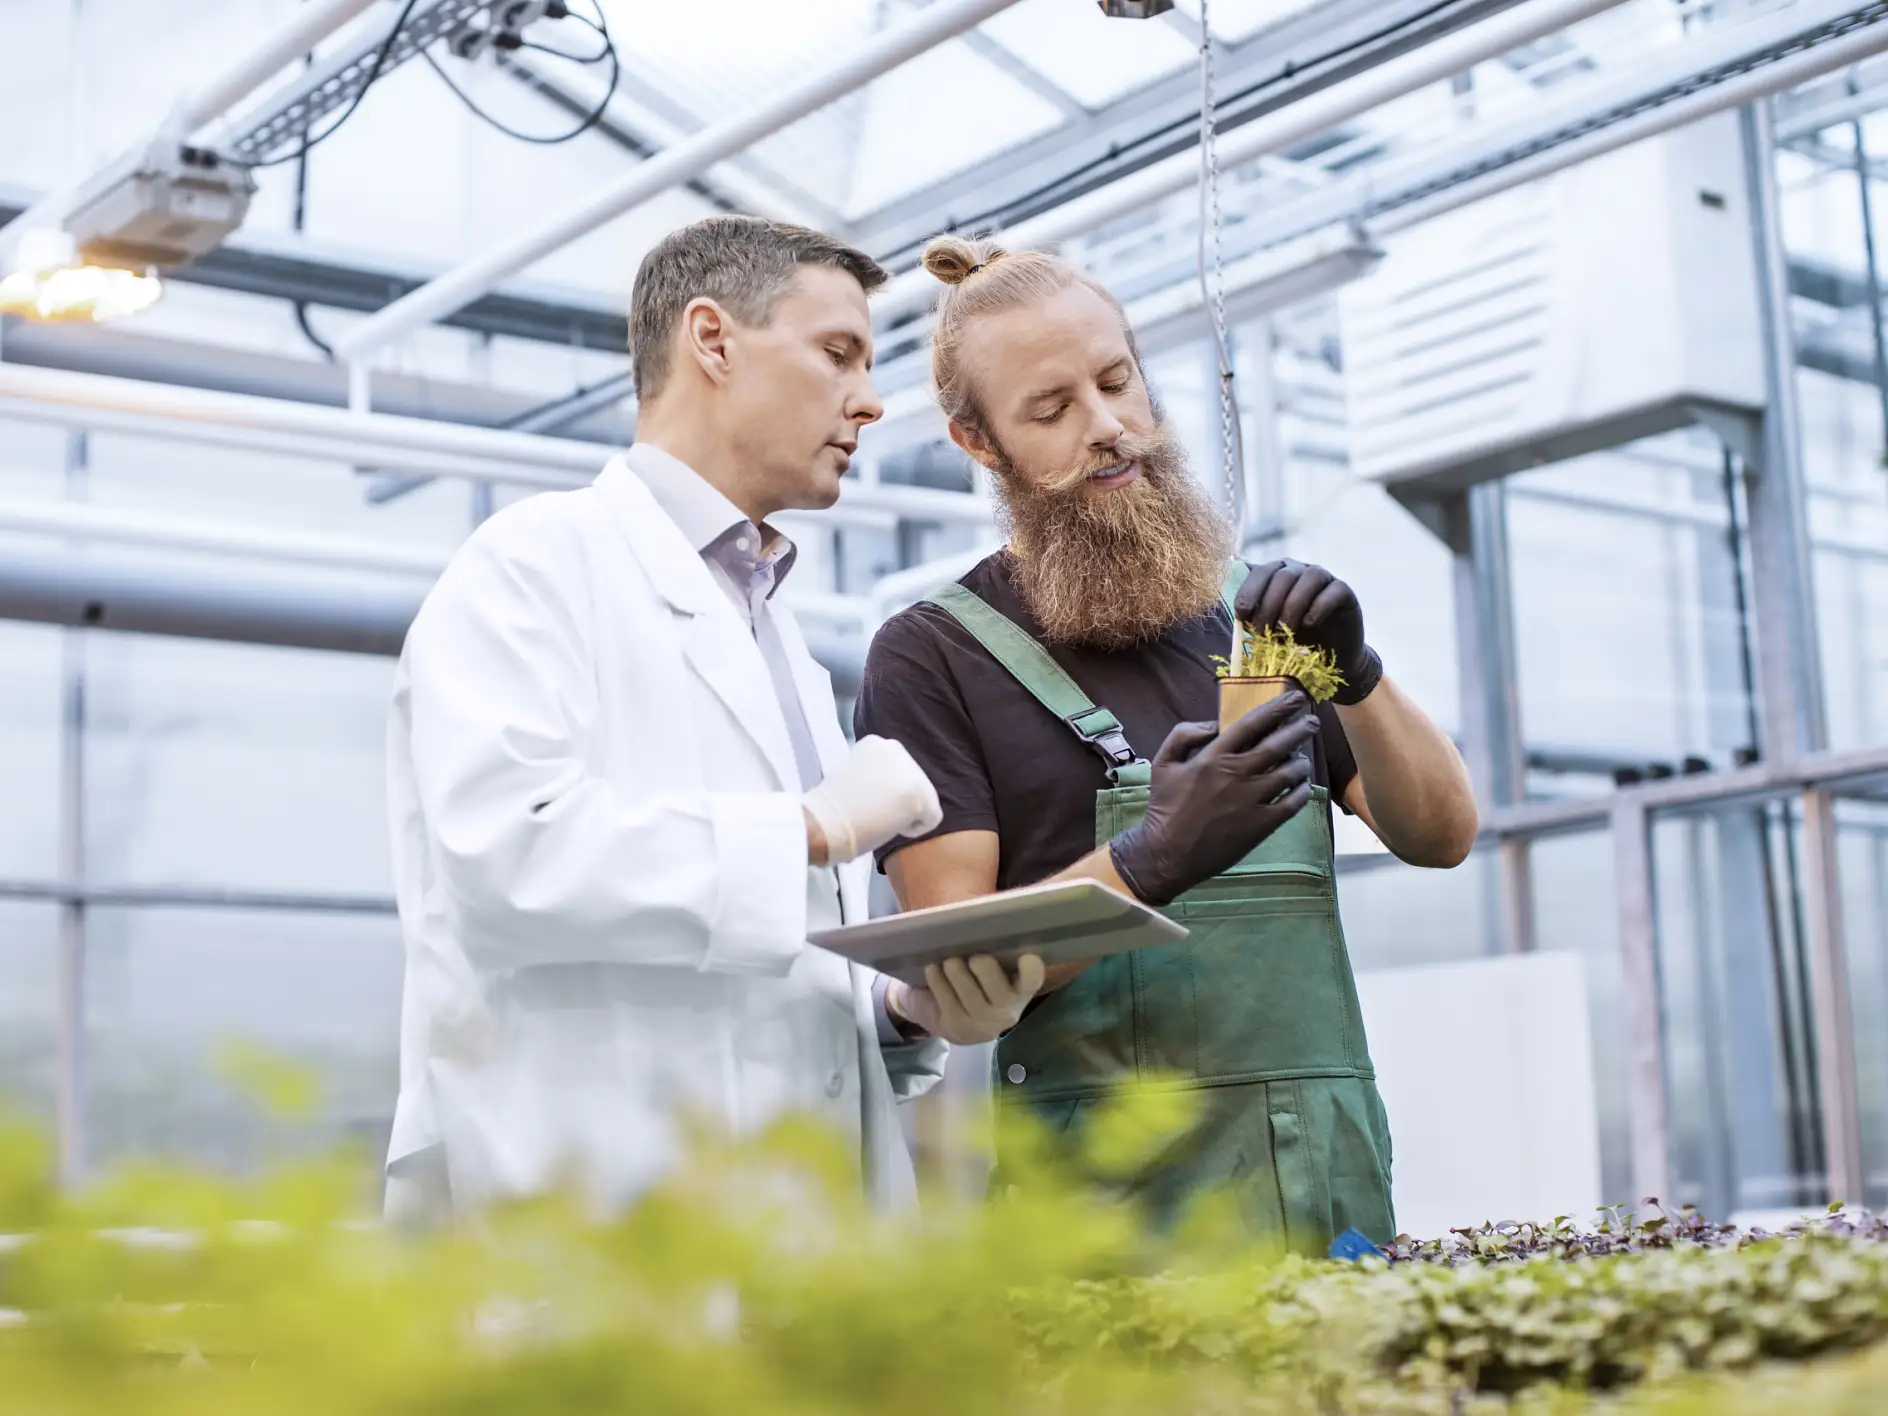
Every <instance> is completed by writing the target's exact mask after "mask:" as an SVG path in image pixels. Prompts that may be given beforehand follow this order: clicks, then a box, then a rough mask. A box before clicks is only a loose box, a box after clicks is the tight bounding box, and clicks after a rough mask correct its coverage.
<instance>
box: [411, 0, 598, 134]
mask: <svg viewBox="0 0 1888 1416" xmlns="http://www.w3.org/2000/svg"><path fill="white" fill-rule="evenodd" d="M596 8H597V18H596V20H595V21H592V20H591V19H589V18H588V17H587V16H584V15H579V14H576V13H574V12H569V11H567V12H566V14H565V15H564V16H560V18H569V19H573V20H578V21H581V22H582V23H584V24H586V25H589V26H590V28H591V29H593V30H595V31H596V32H597V34H598V35H599V36H601V37H602V40H603V44H604V50H603V52H602V53H601V54H599V55H598V56H597V57H596V58H595V59H584V58H582V57H581V56H578V55H573V54H565V55H563V56H562V57H563V58H566V59H569V60H571V61H572V62H573V63H578V64H594V63H600V62H602V60H603V59H605V58H607V59H608V60H609V61H610V82H609V86H608V88H606V89H605V90H604V92H603V97H602V98H601V99H599V100H598V102H597V106H596V107H595V108H593V109H591V110H590V111H589V112H588V113H586V114H585V115H584V116H583V120H582V121H581V122H579V123H578V124H577V126H576V127H574V128H572V129H571V130H570V131H569V132H567V133H557V134H553V135H549V136H545V135H540V134H537V133H521V132H519V131H518V130H517V129H516V128H513V127H511V126H510V125H509V124H507V123H504V122H501V121H500V120H499V119H497V118H494V117H493V116H492V115H491V114H489V113H487V112H486V111H485V110H484V109H483V108H481V107H479V105H478V104H477V102H475V101H474V100H473V98H472V96H471V95H470V94H468V93H467V92H466V91H465V90H464V89H462V88H460V87H459V85H458V84H457V83H455V82H454V81H453V78H452V75H450V74H448V73H447V72H446V71H445V69H444V68H442V67H441V65H440V63H439V61H438V60H437V59H435V58H433V56H432V55H431V54H429V53H427V52H426V51H425V50H424V49H422V50H421V51H420V58H422V59H424V60H425V61H426V64H427V67H429V68H430V69H431V70H432V71H433V72H434V73H435V74H437V75H438V76H439V81H440V82H441V83H443V84H444V85H445V86H446V87H447V88H449V89H451V90H452V92H453V95H454V96H455V97H456V98H457V99H458V100H459V102H460V103H462V104H464V105H465V107H466V111H467V112H469V113H471V114H472V116H473V117H475V118H477V119H479V120H480V121H482V122H485V123H488V124H490V125H491V126H492V127H494V128H496V129H497V130H498V131H499V132H501V133H503V134H504V135H505V136H506V137H508V138H516V139H517V140H518V141H519V142H521V143H535V144H537V145H538V146H540V147H556V146H557V145H558V144H559V143H567V142H570V141H571V140H572V139H574V138H580V137H582V136H583V135H584V134H585V133H587V132H589V131H590V130H591V129H592V128H594V127H595V126H596V125H597V124H598V122H600V121H601V120H602V118H603V115H604V113H605V112H606V111H607V110H608V109H609V106H610V100H611V99H612V98H614V97H616V86H617V84H618V83H619V82H620V81H621V79H622V76H623V61H622V58H621V56H619V55H618V54H617V52H616V41H615V40H614V39H612V38H611V37H610V22H609V17H608V16H607V15H605V14H604V12H603V6H602V4H601V3H600V0H598V3H597V7H596ZM521 44H522V42H521ZM530 47H531V48H533V49H545V48H546V46H543V45H536V44H533V45H531V46H530ZM546 52H548V53H553V54H556V53H559V51H557V50H554V49H547V50H546Z"/></svg>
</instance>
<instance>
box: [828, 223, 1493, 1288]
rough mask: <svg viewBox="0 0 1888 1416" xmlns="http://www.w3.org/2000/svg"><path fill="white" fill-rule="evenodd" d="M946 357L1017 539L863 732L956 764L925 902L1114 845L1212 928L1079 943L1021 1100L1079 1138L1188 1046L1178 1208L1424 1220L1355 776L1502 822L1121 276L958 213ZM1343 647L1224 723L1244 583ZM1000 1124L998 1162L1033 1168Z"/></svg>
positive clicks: (1378, 1223) (916, 847) (1426, 844)
mask: <svg viewBox="0 0 1888 1416" xmlns="http://www.w3.org/2000/svg"><path fill="white" fill-rule="evenodd" d="M925 265H926V268H927V269H929V270H930V271H931V273H932V274H934V275H936V276H937V277H938V278H939V279H940V280H942V281H944V282H945V284H946V285H948V286H949V287H951V288H949V289H947V290H946V291H945V292H944V293H943V296H942V298H941V299H940V301H939V304H938V310H937V318H936V324H935V332H934V334H933V344H932V367H933V374H934V377H935V379H936V384H937V391H938V397H939V401H940V403H941V404H942V406H943V409H944V412H945V413H946V414H947V415H948V417H949V419H950V433H951V437H952V439H953V440H954V441H956V443H957V444H958V445H959V446H960V447H962V448H963V449H964V450H965V451H966V452H968V453H969V454H970V455H971V456H972V457H973V458H975V459H976V460H977V461H978V462H979V463H981V464H982V465H983V466H985V467H986V468H988V469H989V470H990V471H991V472H992V473H993V474H994V483H995V488H996V491H997V495H998V499H999V501H1000V504H1001V509H1002V512H1003V516H1004V521H1005V529H1006V531H1007V533H1008V545H1007V546H1006V547H1005V548H1004V549H1003V550H1001V551H999V552H997V553H996V554H995V555H993V556H991V557H989V558H988V559H986V560H985V561H983V562H982V563H981V564H980V565H978V566H977V567H976V568H975V569H973V570H972V571H971V572H970V573H969V574H968V575H966V576H965V577H964V578H963V579H962V580H961V581H960V582H959V583H958V584H956V585H953V586H949V587H946V588H945V589H944V590H942V591H940V592H938V593H937V594H936V595H934V596H932V597H931V598H930V599H929V600H927V601H925V602H923V603H920V604H918V605H915V606H913V607H911V608H910V609H908V610H906V611H904V612H903V613H901V614H900V615H898V616H897V617H895V618H894V619H892V620H890V621H888V622H887V623H886V624H885V626H884V627H883V628H882V629H881V630H880V631H879V633H878V635H877V637H876V638H875V639H874V641H873V644H872V648H871V652H870V654H869V656H868V658H867V661H866V668H865V680H864V686H863V690H862V692H861V694H860V697H859V699H858V704H857V709H856V725H857V728H858V731H859V733H860V734H861V735H864V734H867V733H877V734H880V735H882V736H884V737H888V738H891V739H894V740H895V741H898V742H900V743H902V744H903V745H904V746H905V748H906V749H907V750H908V751H909V752H910V753H911V755H912V756H913V757H914V758H915V759H916V760H917V761H918V762H919V764H920V765H921V766H922V767H923V768H924V770H925V772H926V774H927V775H928V776H929V777H930V779H931V781H932V782H933V783H934V784H935V785H936V787H937V791H938V799H939V803H940V806H941V808H942V820H941V822H940V824H939V825H938V827H937V828H936V830H934V831H932V832H931V833H929V834H927V835H925V836H922V837H919V838H916V839H912V840H899V841H894V842H892V843H891V844H890V845H889V846H887V847H885V848H883V849H882V850H881V851H880V852H879V860H880V864H881V866H882V867H883V868H884V869H885V871H886V873H887V875H888V876H889V877H890V880H891V883H892V886H893V888H894V889H895V890H896V892H897V894H898V897H899V900H900V902H901V903H902V904H903V906H904V907H905V908H907V909H916V908H922V907H925V906H929V905H938V904H946V903H950V902H953V901H957V900H963V899H969V898H972V897H975V896H979V895H985V894H989V893H991V892H993V891H997V890H1006V889H1012V888H1015V887H1017V886H1022V885H1029V884H1034V883H1037V882H1039V881H1044V880H1066V879H1077V878H1088V879H1093V880H1098V881H1100V882H1102V883H1103V884H1106V885H1109V886H1111V887H1113V888H1115V889H1119V890H1123V891H1125V892H1127V893H1129V894H1132V895H1134V896H1135V897H1137V898H1139V899H1140V900H1142V901H1145V902H1146V903H1148V904H1150V905H1154V906H1157V907H1159V908H1161V909H1163V910H1165V911H1166V912H1167V913H1168V914H1169V915H1171V916H1173V917H1174V918H1176V919H1178V920H1180V921H1181V922H1183V923H1184V924H1185V925H1186V926H1187V928H1188V930H1189V937H1188V938H1187V940H1186V941H1185V942H1184V943H1182V944H1178V945H1174V946H1171V947H1167V948H1156V949H1146V950H1141V951H1137V952H1133V953H1127V954H1117V955H1112V956H1109V957H1105V958H1102V959H1099V960H1095V961H1092V962H1091V963H1090V964H1087V965H1083V964H1074V965H1063V966H1058V967H1056V968H1054V969H1051V970H1050V975H1049V978H1048V980H1047V982H1046V984H1045V992H1044V993H1043V995H1042V996H1041V997H1039V998H1038V999H1037V1000H1036V1001H1035V1003H1034V1005H1033V1006H1032V1007H1031V1009H1030V1010H1029V1011H1028V1012H1027V1013H1026V1014H1025V1016H1024V1017H1023V1019H1022V1021H1021V1022H1020V1023H1019V1024H1018V1025H1017V1026H1016V1027H1015V1028H1014V1029H1012V1030H1011V1031H1009V1032H1008V1033H1007V1034H1006V1035H1005V1036H1004V1037H1003V1038H1002V1039H1001V1040H1000V1041H999V1042H998V1044H997V1053H996V1075H995V1086H996V1091H997V1099H998V1104H999V1106H1001V1107H1004V1108H1020V1109H1022V1110H1023V1111H1026V1112H1029V1113H1033V1114H1034V1115H1035V1116H1036V1117H1037V1118H1039V1119H1040V1120H1041V1121H1042V1122H1044V1123H1045V1125H1046V1127H1047V1130H1048V1133H1049V1135H1050V1136H1051V1137H1052V1142H1051V1144H1052V1145H1054V1146H1058V1147H1062V1148H1066V1149H1069V1150H1071V1151H1072V1149H1073V1147H1074V1146H1075V1143H1076V1141H1077V1138H1079V1137H1080V1135H1081V1133H1082V1130H1083V1127H1084V1125H1085V1123H1086V1119H1087V1116H1088V1114H1089V1113H1090V1111H1091V1109H1092V1108H1093V1106H1094V1104H1095V1103H1096V1101H1097V1100H1099V1099H1100V1098H1102V1097H1104V1096H1106V1095H1107V1094H1108V1093H1109V1092H1110V1091H1113V1090H1117V1089H1119V1088H1120V1087H1121V1085H1122V1084H1123V1083H1124V1082H1131V1081H1134V1080H1136V1079H1141V1078H1155V1077H1158V1078H1161V1079H1163V1080H1164V1081H1165V1082H1167V1083H1170V1084H1178V1085H1180V1086H1182V1087H1185V1088H1187V1089H1189V1090H1191V1091H1193V1092H1194V1094H1195V1097H1194V1099H1195V1101H1196V1103H1197V1106H1196V1109H1195V1114H1196V1116H1197V1118H1198V1119H1197V1121H1196V1123H1195V1124H1194V1126H1193V1127H1192V1129H1191V1130H1190V1131H1189V1132H1188V1133H1187V1134H1186V1135H1185V1136H1183V1137H1181V1138H1180V1139H1178V1140H1176V1141H1175V1142H1173V1143H1172V1144H1171V1145H1169V1146H1168V1147H1167V1149H1166V1150H1165V1151H1164V1152H1163V1153H1162V1154H1161V1155H1160V1156H1158V1157H1157V1158H1156V1159H1155V1161H1154V1162H1152V1163H1151V1164H1149V1165H1147V1166H1146V1167H1145V1168H1144V1169H1143V1170H1141V1171H1140V1172H1139V1173H1137V1174H1133V1175H1130V1176H1127V1177H1126V1178H1125V1179H1120V1178H1117V1179H1116V1180H1115V1181H1114V1183H1115V1184H1117V1185H1118V1187H1119V1188H1120V1189H1121V1190H1122V1191H1123V1192H1125V1193H1126V1194H1127V1195H1128V1196H1130V1197H1132V1198H1133V1199H1134V1200H1135V1201H1137V1202H1139V1203H1142V1204H1144V1205H1145V1206H1146V1207H1147V1208H1148V1210H1149V1211H1150V1213H1151V1215H1152V1217H1153V1218H1154V1219H1155V1220H1156V1221H1157V1222H1162V1223H1165V1222H1170V1221H1172V1220H1173V1219H1174V1218H1175V1217H1176V1216H1177V1215H1178V1214H1179V1212H1180V1211H1181V1209H1182V1208H1183V1206H1184V1205H1185V1204H1186V1202H1188V1201H1189V1200H1190V1199H1192V1198H1194V1197H1196V1196H1198V1195H1199V1194H1201V1193H1202V1192H1203V1191H1206V1190H1208V1189H1220V1190H1225V1191H1230V1193H1231V1196H1232V1198H1233V1200H1234V1201H1235V1207H1236V1212H1237V1213H1238V1215H1239V1216H1240V1217H1241V1219H1242V1220H1243V1222H1244V1224H1245V1226H1246V1227H1247V1229H1248V1231H1249V1232H1250V1233H1252V1234H1253V1235H1254V1236H1255V1237H1258V1236H1263V1237H1266V1238H1268V1239H1270V1240H1273V1241H1275V1242H1277V1241H1282V1242H1283V1243H1284V1244H1286V1245H1287V1246H1289V1247H1291V1248H1293V1249H1297V1250H1300V1251H1307V1252H1322V1250H1323V1248H1324V1246H1325V1245H1326V1244H1327V1243H1328V1242H1329V1240H1330V1239H1331V1237H1332V1236H1333V1235H1335V1234H1339V1233H1342V1232H1343V1231H1345V1230H1347V1229H1352V1228H1355V1229H1359V1230H1361V1231H1362V1232H1363V1233H1364V1234H1366V1235H1367V1236H1369V1237H1370V1238H1371V1239H1372V1240H1375V1241H1377V1242H1379V1243H1382V1242H1387V1241H1388V1240H1390V1239H1392V1238H1393V1237H1394V1235H1395V1220H1394V1216H1393V1212H1392V1208H1391V1201H1390V1135H1389V1126H1388V1121H1387V1118H1386V1117H1385V1115H1384V1111H1383V1105H1382V1102H1381V1101H1380V1099H1379V1098H1378V1095H1377V1089H1376V1083H1375V1073H1374V1072H1373V1070H1372V1068H1371V1062H1370V1056H1369V1051H1368V1048H1367V1047H1366V1045H1365V1040H1364V1032H1363V1021H1362V1018H1361V1016H1360V1013H1359V1009H1358V1004H1357V993H1356V987H1355V983H1354V981H1353V979H1352V975H1351V965H1350V958H1349V954H1348V952H1347V950H1346V948H1345V944H1344V935H1343V930H1342V926H1341V924H1340V922H1339V919H1338V914H1337V902H1336V894H1335V888H1334V871H1333V851H1332V826H1331V803H1332V802H1333V801H1336V802H1337V803H1339V804H1341V805H1342V806H1343V807H1344V808H1345V809H1346V810H1348V811H1350V812H1352V813H1354V814H1355V815H1357V816H1358V817H1359V818H1361V819H1362V820H1363V821H1364V822H1365V824H1367V825H1368V826H1369V827H1370V828H1371V829H1372V830H1373V831H1375V832H1376V834H1377V835H1378V836H1379V837H1380V838H1381V839H1382V840H1383V842H1384V843H1385V844H1386V845H1387V846H1388V847H1389V848H1390V849H1391V850H1392V851H1393V852H1395V853H1396V854H1397V855H1398V856H1399V857H1401V858H1402V859H1403V860H1405V861H1408V862H1410V863H1412V864H1416V865H1426V866H1452V865H1455V864H1458V863H1459V862H1460V861H1461V860H1463V859H1464V858H1465V857H1466V856H1467V854H1468V851H1469V849H1470V847H1471V846H1472V844H1473V842H1474V839H1475V835H1476V831H1477V821H1476V812H1475V805H1474V798H1473V795H1472V792H1471V790H1470V787H1469V781H1468V775H1467V772H1466V771H1465V769H1464V767H1463V764H1462V760H1461V757H1460V755H1459V754H1458V753H1457V752H1456V750H1455V747H1454V745H1453V744H1452V743H1451V742H1450V741H1449V740H1448V738H1447V737H1445V736H1444V735H1443V734H1442V733H1441V732H1440V731H1438V730H1437V729H1436V727H1435V725H1434V724H1433V723H1431V722H1430V721H1429V719H1428V718H1427V717H1425V716H1424V715H1423V713H1422V711H1421V709H1419V708H1418V707H1417V706H1416V705H1415V704H1414V703H1413V702H1412V701H1411V700H1410V699H1409V698H1407V697H1406V696H1405V695H1404V694H1403V693H1401V692H1400V691H1399V690H1398V689H1397V687H1396V685H1395V684H1394V683H1393V682H1392V681H1391V680H1390V679H1389V678H1387V677H1385V676H1384V674H1383V671H1382V664H1381V662H1380V660H1379V659H1378V657H1377V655H1376V654H1375V653H1374V652H1373V651H1372V650H1371V649H1370V648H1369V647H1368V645H1367V644H1366V643H1365V640H1364V629H1363V613H1362V611H1361V609H1360V608H1359V607H1358V604H1357V598H1356V596H1355V595H1354V594H1353V593H1352V592H1351V590H1350V589H1349V588H1348V587H1347V586H1346V585H1345V584H1344V583H1343V582H1341V581H1339V580H1336V579H1334V578H1333V577H1332V576H1331V575H1330V574H1329V572H1327V571H1324V570H1322V569H1320V568H1318V567H1316V566H1306V565H1301V564H1299V563H1297V562H1292V561H1284V562H1275V563H1273V564H1271V565H1267V566H1260V567H1258V568H1256V569H1251V570H1248V569H1247V568H1246V567H1245V566H1244V565H1242V564H1240V563H1238V562H1237V561H1235V560H1234V559H1233V556H1232V550H1233V547H1232V541H1231V535H1230V531H1229V528H1228V526H1227V524H1226V522H1225V520H1224V519H1223V518H1222V517H1221V515H1220V514H1219V512H1218V511H1217V509H1216V508H1215V507H1214V506H1213V504H1212V503H1211V501H1210V500H1208V498H1207V497H1206V495H1205V493H1204V491H1203V490H1202V489H1201V487H1200V486H1199V484H1198V483H1197V482H1196V481H1195V480H1194V479H1193V477H1192V476H1191V475H1190V474H1189V473H1188V471H1187V469H1186V466H1185V462H1184V458H1183V456H1182V454H1181V451H1180V448H1179V445H1178V443H1177V441H1176V439H1175V437H1174V433H1173V430H1172V429H1171V427H1169V426H1168V425H1167V424H1166V423H1165V422H1164V421H1163V419H1162V418H1161V416H1160V413H1159V410H1158V407H1157V405H1156V404H1155V402H1154V399H1153V397H1152V395H1151V394H1150V393H1149V391H1148V387H1147V383H1146V380H1145V378H1144V376H1143V373H1142V369H1141V365H1140V358H1139V355H1138V354H1137V352H1136V350H1135V347H1134V342H1133V338H1132V335H1131V333H1130V331H1129V330H1128V328H1127V324H1126V320H1125V318H1124V316H1123V314H1122V311H1121V307H1120V305H1119V304H1118V303H1117V302H1116V301H1115V300H1114V299H1113V297H1112V296H1110V295H1109V293H1108V292H1107V291H1106V290H1105V289H1103V288H1102V287H1101V286H1099V285H1098V284H1096V283H1095V282H1093V281H1091V280H1090V279H1088V278H1087V277H1086V276H1085V275H1083V274H1082V273H1081V272H1079V271H1078V270H1076V269H1075V268H1074V267H1072V266H1070V265H1069V264H1067V263H1066V262H1064V261H1062V260H1061V259H1059V258H1057V257H1054V256H1049V255H1042V254H1036V253H1029V252H1019V253H1013V254H1008V253H1004V252H1003V251H1001V250H1000V249H998V248H996V247H994V246H991V245H989V244H987V243H981V242H971V241H965V240H961V239H958V238H955V237H945V238H941V239H939V240H938V241H936V242H933V243H932V245H931V247H930V248H929V249H928V250H927V251H926V254H925ZM1235 612H1236V613H1237V615H1238V617H1239V618H1240V619H1242V620H1245V621H1247V622H1248V623H1251V624H1253V625H1255V626H1266V625H1270V624H1274V623H1276V624H1282V625H1285V626H1288V627H1289V628H1290V629H1292V630H1293V632H1294V633H1295V634H1296V635H1297V637H1298V639H1299V640H1300V641H1301V642H1305V643H1310V644H1312V645H1315V646H1318V647H1321V648H1325V649H1328V650H1330V651H1331V652H1332V654H1333V655H1334V657H1335V659H1336V662H1337V665H1338V668H1339V670H1340V672H1341V673H1342V674H1343V676H1344V679H1345V687H1344V689H1343V690H1342V691H1341V692H1340V694H1339V696H1338V698H1337V700H1336V704H1335V706H1331V705H1319V706H1314V705H1313V704H1312V703H1311V702H1310V700H1309V699H1307V698H1306V697H1305V696H1304V695H1303V694H1302V693H1300V692H1296V691H1294V692H1292V693H1289V694H1287V695H1285V696H1284V697H1282V698H1279V699H1276V700H1274V701H1273V702H1272V703H1270V704H1267V705H1266V706H1264V707H1262V708H1258V709H1255V710H1254V711H1253V712H1252V713H1250V714H1248V715H1247V716H1246V717H1245V718H1243V719H1241V720H1239V721H1238V722H1236V723H1235V724H1233V725H1232V726H1231V727H1229V728H1227V729H1226V730H1225V731H1224V732H1220V731H1219V729H1218V726H1217V717H1218V707H1217V705H1218V687H1217V673H1216V669H1215V665H1214V660H1215V658H1216V656H1220V655H1223V654H1225V653H1226V652H1227V648H1228V645H1229V643H1230V639H1231V629H1232V623H1231V618H1230V616H1231V614H1233V613H1235ZM1013 1178H1014V1176H1013V1172H1009V1171H1007V1170H1006V1166H1005V1160H1004V1156H1003V1155H1002V1153H1001V1147H1000V1146H999V1155H998V1168H997V1175H996V1182H997V1183H998V1184H999V1185H1001V1184H1003V1183H1005V1182H1006V1180H1011V1179H1013Z"/></svg>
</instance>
